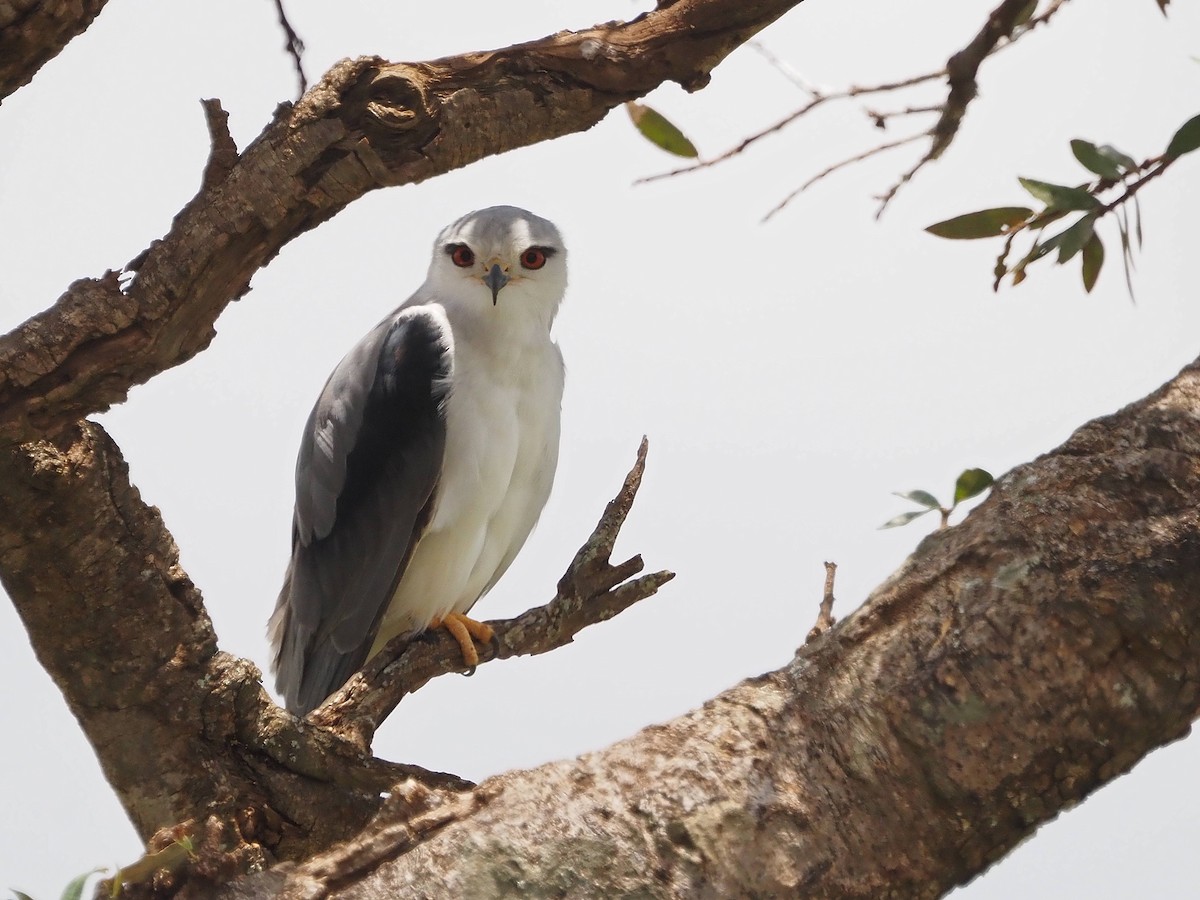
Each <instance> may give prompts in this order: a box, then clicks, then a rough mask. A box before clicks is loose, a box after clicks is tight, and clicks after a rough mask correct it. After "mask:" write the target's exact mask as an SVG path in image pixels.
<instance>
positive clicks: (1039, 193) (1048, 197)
mask: <svg viewBox="0 0 1200 900" xmlns="http://www.w3.org/2000/svg"><path fill="white" fill-rule="evenodd" d="M1017 180H1018V181H1019V182H1021V186H1022V187H1023V188H1025V190H1027V191H1029V193H1031V194H1033V196H1034V197H1036V198H1037V199H1038V200H1041V201H1042V202H1043V203H1045V204H1046V208H1047V209H1055V210H1058V209H1095V208H1096V207H1098V206H1099V205H1100V201H1099V200H1097V199H1096V198H1095V197H1093V196H1092V195H1091V194H1089V193H1088V192H1087V191H1085V190H1084V189H1083V188H1077V187H1067V186H1066V185H1065V184H1051V183H1050V182H1048V181H1037V180H1035V179H1033V178H1018V179H1017Z"/></svg>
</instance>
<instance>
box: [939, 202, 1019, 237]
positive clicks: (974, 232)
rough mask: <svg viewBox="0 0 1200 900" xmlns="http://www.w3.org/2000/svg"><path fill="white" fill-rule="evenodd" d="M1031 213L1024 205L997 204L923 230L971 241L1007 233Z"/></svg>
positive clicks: (941, 235)
mask: <svg viewBox="0 0 1200 900" xmlns="http://www.w3.org/2000/svg"><path fill="white" fill-rule="evenodd" d="M1032 215H1033V210H1032V209H1029V208H1028V207H1025V206H998V207H996V208H995V209H981V210H979V211H978V212H972V213H964V214H963V215H961V216H955V217H954V218H953V219H946V220H945V221H944V222H935V223H934V224H933V225H930V226H929V227H928V228H926V229H925V230H926V231H928V232H929V233H930V234H932V235H936V236H937V237H940V238H950V239H951V240H966V241H971V240H975V239H977V238H989V237H996V236H997V235H1001V234H1007V233H1008V232H1009V231H1010V230H1012V229H1013V228H1014V227H1016V226H1017V225H1020V224H1021V223H1022V222H1024V221H1025V220H1026V219H1028V218H1029V217H1030V216H1032Z"/></svg>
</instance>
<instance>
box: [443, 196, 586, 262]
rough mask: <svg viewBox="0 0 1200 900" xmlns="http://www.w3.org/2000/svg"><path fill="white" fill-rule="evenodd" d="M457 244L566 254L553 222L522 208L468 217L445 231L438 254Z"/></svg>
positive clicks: (480, 211)
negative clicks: (543, 249)
mask: <svg viewBox="0 0 1200 900" xmlns="http://www.w3.org/2000/svg"><path fill="white" fill-rule="evenodd" d="M455 242H461V243H464V244H468V245H470V246H471V247H474V248H482V247H487V246H499V245H506V244H510V243H515V244H519V245H523V247H551V248H553V249H555V250H557V251H560V252H562V251H564V250H565V248H564V246H563V239H562V235H561V234H559V231H558V228H557V227H555V225H554V223H553V222H551V221H550V220H549V219H543V218H542V217H541V216H537V215H534V214H533V213H531V212H530V211H529V210H527V209H521V208H520V207H519V206H489V207H488V208H486V209H477V210H474V211H473V212H469V213H467V214H466V215H465V216H463V217H462V218H460V219H458V220H457V221H456V222H454V223H452V224H450V225H448V226H446V228H445V229H443V230H442V233H441V234H440V235H438V240H437V244H436V245H435V248H434V249H435V252H436V250H438V249H439V248H441V247H444V246H445V245H446V244H450V243H455Z"/></svg>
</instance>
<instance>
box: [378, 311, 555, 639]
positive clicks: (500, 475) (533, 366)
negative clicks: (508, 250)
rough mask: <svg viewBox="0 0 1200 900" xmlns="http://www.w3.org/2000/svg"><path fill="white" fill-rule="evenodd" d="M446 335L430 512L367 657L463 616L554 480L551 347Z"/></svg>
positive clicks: (524, 338) (521, 333) (468, 333)
mask: <svg viewBox="0 0 1200 900" xmlns="http://www.w3.org/2000/svg"><path fill="white" fill-rule="evenodd" d="M501 302H503V298H502V299H501ZM453 332H454V333H453V339H454V341H453V343H454V370H453V375H452V384H451V390H450V395H449V398H448V399H447V401H446V450H445V458H444V461H443V465H442V473H441V478H440V480H439V483H438V488H437V501H436V505H435V508H434V512H433V516H432V518H431V520H430V523H429V527H428V529H427V530H426V532H425V534H424V535H423V536H422V538H421V539H420V541H419V543H418V544H417V546H416V548H415V550H414V551H413V555H412V558H411V560H410V561H409V565H408V568H407V570H406V571H405V573H404V576H403V578H402V579H401V581H400V584H399V585H398V586H397V589H396V592H395V594H394V596H393V598H392V602H391V604H390V605H389V607H388V610H387V612H386V613H385V615H384V618H383V621H382V622H381V624H380V628H379V632H378V634H377V636H376V640H375V644H374V647H373V648H372V651H371V652H372V653H374V652H376V651H377V650H378V649H380V648H381V647H382V646H383V645H384V644H385V643H386V642H387V641H388V640H390V639H391V638H392V637H394V636H395V635H397V634H400V633H402V632H407V631H413V630H419V629H421V628H424V627H426V626H427V625H428V624H429V623H430V621H432V620H433V619H434V618H437V617H442V616H444V615H445V614H446V613H449V612H466V611H467V610H469V609H470V608H471V606H472V605H473V604H474V603H475V601H476V600H478V599H479V597H481V596H482V595H483V594H485V593H486V592H487V591H488V590H489V589H490V588H491V587H492V585H493V584H495V582H496V580H497V579H499V577H500V576H501V575H503V574H504V571H505V570H506V569H507V568H508V566H509V564H510V563H511V562H512V560H513V558H514V557H515V556H516V554H517V551H518V550H520V548H521V546H522V545H523V544H524V543H525V539H526V538H527V537H528V536H529V533H530V532H531V531H532V530H533V527H534V525H535V524H536V523H537V519H538V516H539V515H540V514H541V511H542V507H543V506H544V505H545V503H546V500H547V498H548V497H549V496H550V488H551V486H552V484H553V481H554V471H555V468H556V466H557V463H558V443H559V419H560V409H561V404H562V392H563V363H562V356H561V354H560V352H559V350H558V346H557V345H556V344H555V343H554V342H553V341H551V339H550V336H549V334H548V332H547V331H546V330H544V329H534V330H530V331H527V330H525V329H520V330H518V331H516V332H508V333H506V334H505V335H503V338H502V339H499V340H497V339H496V338H497V335H496V334H495V333H491V332H488V333H483V332H476V331H475V330H474V329H473V328H471V327H470V323H466V324H461V323H456V326H455V327H454V328H453Z"/></svg>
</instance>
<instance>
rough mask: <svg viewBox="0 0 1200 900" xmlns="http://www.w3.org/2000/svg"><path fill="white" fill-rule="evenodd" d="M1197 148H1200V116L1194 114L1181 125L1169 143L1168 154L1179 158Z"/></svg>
mask: <svg viewBox="0 0 1200 900" xmlns="http://www.w3.org/2000/svg"><path fill="white" fill-rule="evenodd" d="M1197 148H1200V116H1192V117H1191V118H1190V119H1188V120H1187V121H1186V122H1184V123H1183V124H1182V125H1180V126H1179V130H1178V131H1176V132H1175V136H1174V137H1172V138H1171V143H1169V144H1167V156H1169V157H1171V159H1178V158H1179V157H1180V156H1183V154H1185V153H1191V152H1192V151H1193V150H1195V149H1197Z"/></svg>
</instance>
